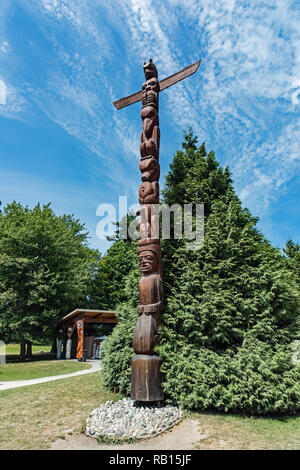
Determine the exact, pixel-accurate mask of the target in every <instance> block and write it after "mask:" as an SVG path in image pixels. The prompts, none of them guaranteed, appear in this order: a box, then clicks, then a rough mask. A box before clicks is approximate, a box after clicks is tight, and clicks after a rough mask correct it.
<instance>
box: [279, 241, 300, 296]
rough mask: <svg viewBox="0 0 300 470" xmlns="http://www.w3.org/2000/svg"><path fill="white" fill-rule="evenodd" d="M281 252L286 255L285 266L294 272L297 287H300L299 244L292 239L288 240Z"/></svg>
mask: <svg viewBox="0 0 300 470" xmlns="http://www.w3.org/2000/svg"><path fill="white" fill-rule="evenodd" d="M283 252H284V255H285V256H286V264H287V267H288V269H290V270H291V272H292V273H293V274H294V276H295V279H296V282H297V284H298V288H299V289H300V245H299V243H294V242H293V241H292V240H288V241H287V242H286V246H285V248H284V249H283Z"/></svg>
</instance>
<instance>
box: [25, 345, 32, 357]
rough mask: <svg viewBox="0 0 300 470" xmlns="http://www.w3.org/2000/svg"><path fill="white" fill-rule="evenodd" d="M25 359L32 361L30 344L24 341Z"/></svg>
mask: <svg viewBox="0 0 300 470" xmlns="http://www.w3.org/2000/svg"><path fill="white" fill-rule="evenodd" d="M26 346H27V348H26V357H27V358H28V359H32V342H31V341H26Z"/></svg>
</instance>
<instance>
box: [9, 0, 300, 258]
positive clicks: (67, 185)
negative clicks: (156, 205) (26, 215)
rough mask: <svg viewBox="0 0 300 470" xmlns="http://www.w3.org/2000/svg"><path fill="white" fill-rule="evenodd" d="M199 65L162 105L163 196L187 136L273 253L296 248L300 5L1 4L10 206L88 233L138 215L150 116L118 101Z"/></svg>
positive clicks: (30, 0)
mask: <svg viewBox="0 0 300 470" xmlns="http://www.w3.org/2000/svg"><path fill="white" fill-rule="evenodd" d="M150 57H152V58H153V60H154V62H155V64H156V65H157V68H158V71H159V78H160V79H162V78H165V77H166V76H168V75H170V74H173V73H175V72H176V71H178V70H180V69H181V68H183V67H186V66H187V65H189V64H191V63H193V62H195V61H196V60H198V59H199V58H201V60H202V62H201V65H200V68H199V71H198V72H197V74H195V75H193V76H192V77H190V78H188V79H186V80H184V81H183V82H181V83H179V84H177V85H175V86H173V87H171V88H169V89H168V90H166V91H164V92H162V93H161V96H160V128H161V150H160V163H161V170H162V176H161V184H162V185H163V181H164V178H163V177H164V175H165V174H166V173H167V171H168V167H169V163H170V161H171V160H172V157H173V154H174V152H175V150H176V149H178V148H180V145H181V141H182V134H183V130H184V129H185V128H186V127H187V126H189V125H191V126H192V127H193V129H194V132H195V134H196V135H197V136H198V138H199V142H200V143H201V142H202V141H205V143H206V146H207V149H208V150H214V151H215V154H216V157H217V159H218V161H219V162H220V163H221V164H222V165H229V167H230V169H231V172H232V175H233V179H234V185H235V189H236V191H237V193H238V195H239V197H240V198H241V200H242V202H243V205H244V206H246V207H248V208H249V209H250V210H251V212H252V213H253V215H256V216H259V218H260V222H259V228H260V229H261V230H262V232H263V233H264V234H265V235H266V237H267V238H268V239H270V240H271V242H272V243H273V244H275V245H277V246H282V245H284V243H285V241H286V239H287V238H289V237H291V238H292V239H293V240H295V241H298V242H299V241H300V218H299V207H300V191H299V187H300V95H299V97H298V91H299V93H300V3H299V1H298V2H295V1H290V0H274V1H267V2H264V1H257V0H252V1H251V2H247V1H241V0H239V1H234V0H226V1H224V0H216V1H213V0H202V1H198V0H185V1H182V0H181V1H179V0H164V2H160V1H156V0H128V1H127V0H114V1H107V0H106V1H105V0H64V1H62V0H1V5H0V142H1V146H0V159H1V173H0V188H1V191H0V199H1V200H2V202H3V203H4V204H6V203H7V202H11V201H12V200H13V199H16V200H17V201H20V202H21V203H22V204H28V205H29V206H33V205H34V204H36V203H37V202H38V201H39V202H41V203H48V202H50V201H51V203H52V207H53V209H54V210H55V211H56V212H57V213H74V214H75V215H76V217H78V218H79V219H80V220H81V221H82V222H85V223H86V226H87V228H88V231H89V233H90V236H91V239H90V244H91V246H93V247H97V248H99V249H100V250H101V251H104V250H105V249H106V248H107V247H108V244H107V242H103V241H101V240H99V239H98V238H97V237H96V225H97V223H98V221H99V217H97V216H96V209H97V206H98V205H99V204H100V203H112V204H117V202H118V197H119V195H128V201H129V204H133V203H136V202H137V199H138V198H137V193H138V188H139V185H140V171H139V168H138V161H139V139H140V132H141V127H142V125H141V119H140V116H139V114H140V104H139V103H137V104H135V105H132V106H130V107H128V108H125V109H123V110H120V111H116V110H115V109H114V107H113V106H112V101H115V100H116V99H119V98H121V97H123V96H126V95H128V94H131V93H134V92H135V91H138V90H139V89H140V88H141V84H142V82H143V79H144V77H143V70H142V63H143V61H144V60H146V59H148V58H150Z"/></svg>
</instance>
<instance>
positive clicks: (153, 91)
mask: <svg viewBox="0 0 300 470" xmlns="http://www.w3.org/2000/svg"><path fill="white" fill-rule="evenodd" d="M142 92H143V96H142V105H143V108H145V106H154V107H155V108H156V109H157V108H158V93H159V81H158V80H157V78H155V77H154V78H150V79H149V80H147V81H146V82H144V83H143V86H142Z"/></svg>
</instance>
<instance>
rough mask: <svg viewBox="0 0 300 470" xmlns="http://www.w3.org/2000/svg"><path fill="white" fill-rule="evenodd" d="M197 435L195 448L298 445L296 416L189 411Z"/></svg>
mask: <svg viewBox="0 0 300 470" xmlns="http://www.w3.org/2000/svg"><path fill="white" fill-rule="evenodd" d="M192 417H193V418H196V419H198V421H199V432H200V434H201V439H200V440H199V442H198V443H197V445H196V449H201V450H205V449H209V450H211V449H234V450H237V449H243V450H248V449H249V450H253V449H260V450H264V449H265V450H282V449H287V450H289V449H298V450H299V449H300V416H296V417H284V418H258V417H246V416H236V415H225V414H224V415H223V414H219V413H193V415H192Z"/></svg>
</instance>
